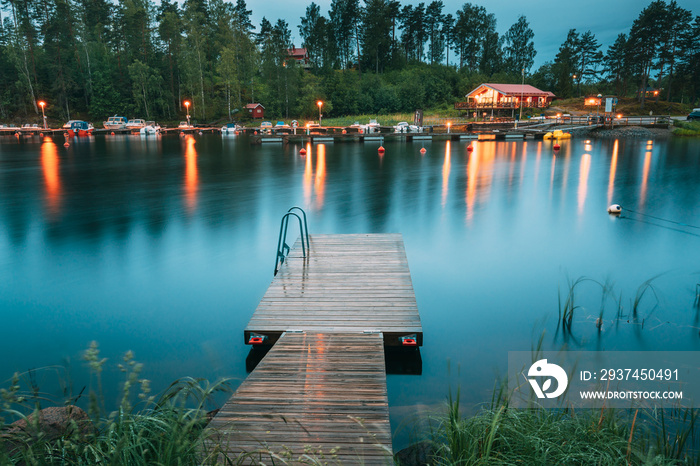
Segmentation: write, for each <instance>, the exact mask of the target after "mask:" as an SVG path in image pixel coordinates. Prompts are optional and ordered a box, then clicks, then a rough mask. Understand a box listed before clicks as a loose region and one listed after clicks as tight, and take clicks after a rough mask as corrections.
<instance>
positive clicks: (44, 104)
mask: <svg viewBox="0 0 700 466" xmlns="http://www.w3.org/2000/svg"><path fill="white" fill-rule="evenodd" d="M39 107H41V116H42V119H43V120H44V129H46V114H45V113H44V107H46V102H44V101H43V100H40V101H39Z"/></svg>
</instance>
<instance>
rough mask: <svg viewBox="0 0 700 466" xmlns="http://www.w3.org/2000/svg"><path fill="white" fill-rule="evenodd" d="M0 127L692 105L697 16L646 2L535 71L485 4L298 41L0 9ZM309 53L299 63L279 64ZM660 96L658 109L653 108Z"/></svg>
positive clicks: (366, 16)
mask: <svg viewBox="0 0 700 466" xmlns="http://www.w3.org/2000/svg"><path fill="white" fill-rule="evenodd" d="M0 6H1V9H0V118H2V119H9V118H15V117H32V116H36V115H40V114H41V109H40V108H39V107H38V105H37V102H38V101H39V100H45V101H46V102H47V104H48V106H47V109H48V111H49V113H50V114H51V115H52V116H53V117H55V118H59V119H64V120H67V119H71V118H75V117H76V116H83V117H90V118H92V119H99V118H105V117H107V116H110V115H113V114H115V113H116V114H122V115H130V116H132V115H138V116H140V117H144V118H147V119H168V120H177V119H179V118H181V117H182V115H183V113H184V110H185V109H184V106H183V101H185V100H189V101H190V102H191V104H192V105H191V113H192V114H193V117H194V118H195V119H196V120H199V121H201V122H205V121H215V120H219V119H237V118H239V117H240V116H241V115H243V116H244V115H245V113H244V112H242V109H243V107H244V106H245V104H246V103H250V102H260V103H262V104H263V105H264V106H265V108H266V115H267V116H269V117H271V118H274V117H277V118H287V117H290V116H294V117H312V116H313V115H315V114H317V111H318V109H317V107H316V101H317V100H319V99H320V100H323V101H324V107H323V109H324V113H325V114H326V115H343V114H359V113H369V114H376V113H384V112H397V111H406V112H412V111H413V110H415V109H416V108H434V107H439V106H444V107H451V106H452V104H453V103H454V102H455V101H458V100H460V99H462V98H463V96H464V95H465V94H466V93H467V92H469V91H470V90H471V89H472V88H474V87H476V85H478V84H480V83H481V82H489V81H490V82H513V83H517V82H520V80H521V79H522V78H523V76H524V77H525V79H526V81H527V82H529V83H531V84H533V85H535V86H537V87H540V88H542V89H545V90H551V91H552V92H554V93H555V94H556V95H557V96H558V97H570V96H574V95H581V93H585V92H588V91H590V90H593V89H595V91H596V92H606V93H614V94H617V95H621V96H622V95H638V96H639V98H640V99H641V100H642V101H643V99H645V98H646V94H647V93H646V92H643V90H646V89H647V87H649V86H655V87H656V88H662V89H663V91H664V92H665V95H664V96H663V98H665V99H667V100H677V101H681V100H682V101H685V102H693V103H694V102H696V101H697V99H698V86H699V85H700V76H699V74H700V69H699V68H700V42H699V40H698V37H699V35H700V17H695V18H693V16H692V14H691V12H690V11H688V10H685V9H683V8H681V7H679V6H678V5H677V3H676V2H675V0H670V1H669V2H666V1H665V0H655V1H653V2H652V3H651V4H650V5H649V6H647V7H646V8H644V9H643V10H642V11H641V12H640V14H639V17H638V18H637V19H636V20H635V21H634V23H633V25H632V27H631V29H630V30H629V32H627V33H622V34H620V35H619V36H618V37H617V40H616V41H615V43H614V44H612V45H611V46H610V47H608V49H607V51H603V50H602V47H601V45H600V43H599V42H598V40H597V39H596V38H595V35H594V34H593V33H592V32H591V31H585V32H582V33H581V32H579V31H577V30H576V29H571V30H570V31H569V33H568V35H567V37H566V38H565V40H564V42H563V43H562V45H561V47H560V49H559V53H558V54H557V56H556V58H555V59H554V60H553V61H552V62H547V63H545V64H544V65H542V66H541V67H540V68H539V69H537V70H533V64H534V59H535V56H536V53H537V51H536V50H535V47H534V40H533V39H534V33H533V31H532V29H531V28H530V26H529V24H528V21H527V18H526V17H524V16H521V17H519V18H518V20H517V21H516V22H515V23H514V24H513V25H511V26H510V27H509V28H508V30H507V31H506V32H505V33H504V34H502V35H500V34H499V33H498V32H497V31H496V26H497V20H496V17H495V15H494V14H493V13H489V12H488V11H487V10H486V8H484V7H483V6H476V5H473V4H471V3H465V4H464V5H463V6H462V7H461V8H460V9H459V10H457V11H455V12H451V13H450V12H446V11H445V7H444V4H443V2H442V1H441V0H434V1H431V2H430V3H419V4H418V5H417V6H413V5H402V4H401V3H400V2H399V1H397V0H365V1H364V2H363V3H360V0H332V3H331V6H330V10H329V12H328V15H326V16H324V15H323V14H321V11H320V7H319V6H318V5H317V4H316V3H313V2H312V3H311V4H310V5H308V6H307V7H306V9H305V12H304V16H302V17H301V18H300V25H299V36H300V38H301V40H300V43H298V44H294V43H293V42H292V30H291V29H290V26H289V23H288V22H287V21H286V20H284V19H277V20H276V21H274V22H272V21H270V20H268V19H267V18H266V17H265V18H263V19H262V21H261V23H260V24H259V25H258V26H257V27H256V26H254V25H253V23H252V21H251V15H252V11H251V10H250V9H248V7H247V5H246V2H245V0H236V1H235V2H233V3H232V2H226V1H224V0H185V2H184V3H183V4H182V6H180V5H179V4H178V3H177V2H175V1H171V0H162V1H161V2H160V4H158V5H156V3H155V2H154V1H153V0H0ZM295 46H296V47H303V48H306V49H307V51H308V54H309V65H308V66H299V64H298V63H297V62H296V61H295V60H292V59H290V57H289V54H288V50H289V49H291V48H293V47H295ZM655 98H660V96H659V95H657V96H655Z"/></svg>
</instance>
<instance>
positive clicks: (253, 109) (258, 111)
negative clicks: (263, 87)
mask: <svg viewBox="0 0 700 466" xmlns="http://www.w3.org/2000/svg"><path fill="white" fill-rule="evenodd" d="M245 108H246V110H248V115H250V116H251V117H253V118H265V107H263V106H262V104H259V103H255V104H248V105H246V106H245Z"/></svg>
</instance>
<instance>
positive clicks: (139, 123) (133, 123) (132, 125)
mask: <svg viewBox="0 0 700 466" xmlns="http://www.w3.org/2000/svg"><path fill="white" fill-rule="evenodd" d="M145 126H146V120H142V119H140V118H134V119H133V120H129V121H128V122H127V123H126V129H128V130H131V131H132V132H136V131H140V130H141V128H143V127H145Z"/></svg>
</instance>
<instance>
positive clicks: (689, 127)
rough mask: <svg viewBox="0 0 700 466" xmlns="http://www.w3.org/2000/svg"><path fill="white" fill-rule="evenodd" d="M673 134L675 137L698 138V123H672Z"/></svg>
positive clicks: (699, 122)
mask: <svg viewBox="0 0 700 466" xmlns="http://www.w3.org/2000/svg"><path fill="white" fill-rule="evenodd" d="M673 126H674V128H673V134H674V135H675V136H700V121H679V120H676V121H674V122H673Z"/></svg>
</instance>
